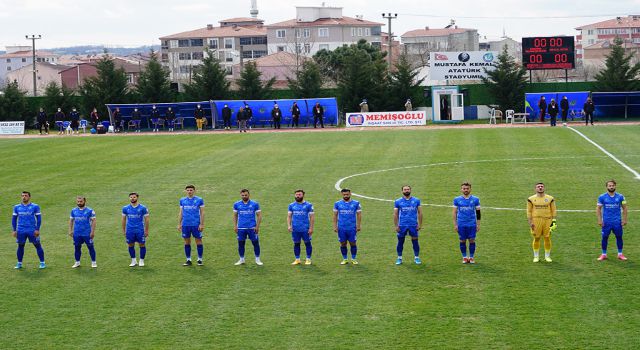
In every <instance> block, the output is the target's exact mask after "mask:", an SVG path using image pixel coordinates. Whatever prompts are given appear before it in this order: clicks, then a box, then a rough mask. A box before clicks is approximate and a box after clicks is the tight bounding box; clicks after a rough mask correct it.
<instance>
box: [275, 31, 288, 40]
mask: <svg viewBox="0 0 640 350" xmlns="http://www.w3.org/2000/svg"><path fill="white" fill-rule="evenodd" d="M286 34H287V30H286V29H278V30H276V38H285V37H286Z"/></svg>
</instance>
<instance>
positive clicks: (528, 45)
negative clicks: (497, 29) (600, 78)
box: [522, 36, 576, 70]
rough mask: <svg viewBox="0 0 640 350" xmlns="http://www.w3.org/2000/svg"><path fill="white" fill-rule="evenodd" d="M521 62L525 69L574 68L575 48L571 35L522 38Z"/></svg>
mask: <svg viewBox="0 0 640 350" xmlns="http://www.w3.org/2000/svg"><path fill="white" fill-rule="evenodd" d="M522 64H523V65H524V67H525V68H526V69H527V70H538V69H574V68H575V67H576V50H575V43H574V40H573V37H572V36H548V37H533V38H522Z"/></svg>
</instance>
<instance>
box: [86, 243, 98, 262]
mask: <svg viewBox="0 0 640 350" xmlns="http://www.w3.org/2000/svg"><path fill="white" fill-rule="evenodd" d="M87 248H88V249H89V255H90V256H91V261H96V248H95V247H94V246H93V244H87Z"/></svg>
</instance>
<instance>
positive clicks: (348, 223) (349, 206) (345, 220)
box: [333, 199, 362, 230]
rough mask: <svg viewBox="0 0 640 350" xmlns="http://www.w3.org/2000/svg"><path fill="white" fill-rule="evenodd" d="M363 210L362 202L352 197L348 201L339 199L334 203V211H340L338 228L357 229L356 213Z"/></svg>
mask: <svg viewBox="0 0 640 350" xmlns="http://www.w3.org/2000/svg"><path fill="white" fill-rule="evenodd" d="M361 211H362V207H361V206H360V202H358V201H357V200H354V199H351V200H349V201H348V202H345V201H344V200H340V201H337V202H336V203H335V204H334V205H333V212H334V213H338V230H355V229H356V219H357V216H356V214H357V213H358V212H361Z"/></svg>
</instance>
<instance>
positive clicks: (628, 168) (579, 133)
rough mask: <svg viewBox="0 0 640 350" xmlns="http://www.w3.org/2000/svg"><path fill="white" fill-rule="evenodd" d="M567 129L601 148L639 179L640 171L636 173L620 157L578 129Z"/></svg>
mask: <svg viewBox="0 0 640 350" xmlns="http://www.w3.org/2000/svg"><path fill="white" fill-rule="evenodd" d="M568 128H569V130H571V131H573V132H575V133H576V134H578V135H580V136H581V137H582V138H583V139H585V140H587V141H589V143H591V144H592V145H594V146H596V148H598V149H599V150H601V151H602V152H603V153H604V154H606V155H607V156H609V158H611V159H613V160H614V161H615V162H616V163H618V164H620V165H621V166H622V167H623V168H625V169H627V170H628V171H629V172H630V173H632V174H633V176H635V178H636V180H640V173H638V172H637V171H635V170H633V169H632V168H631V167H630V166H628V165H627V164H625V163H624V162H623V161H621V160H620V159H618V158H616V156H614V155H613V154H611V153H610V152H609V151H607V150H606V149H604V148H603V147H602V146H600V145H599V144H597V143H595V142H594V141H593V140H591V139H590V138H588V137H587V136H586V135H585V134H583V133H581V132H580V131H578V130H576V129H574V128H572V127H570V126H569V127H568Z"/></svg>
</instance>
